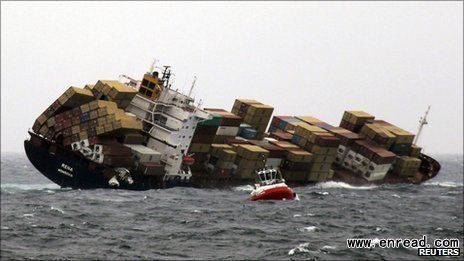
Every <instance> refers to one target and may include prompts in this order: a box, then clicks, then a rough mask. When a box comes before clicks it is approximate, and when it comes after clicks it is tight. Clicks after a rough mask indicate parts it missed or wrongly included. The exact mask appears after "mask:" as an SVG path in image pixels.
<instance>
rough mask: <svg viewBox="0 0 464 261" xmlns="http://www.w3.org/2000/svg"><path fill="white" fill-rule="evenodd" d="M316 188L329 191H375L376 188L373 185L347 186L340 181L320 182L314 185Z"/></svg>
mask: <svg viewBox="0 0 464 261" xmlns="http://www.w3.org/2000/svg"><path fill="white" fill-rule="evenodd" d="M316 186H317V187H319V188H322V189H329V188H345V189H375V188H377V186H375V185H369V186H353V185H350V184H347V183H345V182H340V181H327V182H321V183H317V184H316Z"/></svg>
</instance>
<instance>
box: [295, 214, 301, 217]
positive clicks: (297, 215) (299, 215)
mask: <svg viewBox="0 0 464 261" xmlns="http://www.w3.org/2000/svg"><path fill="white" fill-rule="evenodd" d="M293 217H301V214H295V215H293Z"/></svg>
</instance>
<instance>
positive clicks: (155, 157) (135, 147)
mask: <svg viewBox="0 0 464 261" xmlns="http://www.w3.org/2000/svg"><path fill="white" fill-rule="evenodd" d="M124 146H126V147H129V148H130V149H131V150H132V152H133V153H134V155H135V159H136V160H139V161H141V162H159V161H160V159H161V153H160V152H158V151H156V150H154V149H151V148H148V147H146V146H143V145H140V144H125V145H124Z"/></svg>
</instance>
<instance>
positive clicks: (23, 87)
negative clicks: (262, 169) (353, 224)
mask: <svg viewBox="0 0 464 261" xmlns="http://www.w3.org/2000/svg"><path fill="white" fill-rule="evenodd" d="M1 7H2V9H1V151H2V152H6V151H23V140H24V139H25V138H26V137H27V136H28V134H27V130H28V129H29V128H31V127H32V124H33V122H34V120H35V119H36V118H37V116H39V115H40V114H41V113H42V112H43V111H44V110H45V109H46V108H47V106H49V105H50V104H51V103H52V102H53V101H54V100H55V99H56V98H58V96H59V95H61V94H62V93H63V92H64V91H65V90H66V89H67V88H68V87H69V86H80V87H83V86H84V85H85V84H88V83H95V82H96V81H97V80H99V79H118V75H120V74H127V75H130V76H132V77H134V78H137V79H140V78H141V77H142V75H143V73H145V72H146V71H147V70H148V68H149V67H150V64H151V62H152V61H153V59H154V58H156V59H157V60H159V62H158V65H171V66H172V67H173V72H174V74H176V78H175V82H174V85H173V86H174V87H175V88H179V89H181V90H185V91H188V89H189V87H190V85H191V82H192V80H193V77H194V76H197V77H198V80H197V84H196V88H195V90H194V93H195V96H196V98H197V100H199V99H200V98H201V99H202V102H203V106H204V107H210V108H211V107H216V108H224V109H227V110H230V109H231V108H232V104H233V102H234V99H235V98H251V99H257V100H259V101H261V102H263V103H266V104H269V105H272V106H274V108H275V110H274V115H311V116H315V117H317V118H320V119H322V120H325V121H326V122H328V123H330V124H333V125H338V124H339V123H340V119H341V117H342V114H343V111H344V110H364V111H366V112H369V113H371V114H373V115H375V116H376V118H379V119H384V120H386V121H389V122H391V123H393V124H395V125H397V126H399V127H402V128H404V129H406V130H408V131H410V132H413V133H416V131H417V129H418V120H419V117H420V116H421V115H422V114H423V113H424V112H425V110H426V109H427V106H428V105H431V106H432V108H431V111H430V114H429V118H428V121H429V125H427V126H426V127H425V128H424V130H423V134H422V135H421V138H420V140H419V145H420V146H423V147H424V148H425V151H426V152H428V153H431V154H438V153H462V151H463V13H462V10H463V5H462V2H417V1H413V2H406V3H403V2H365V1H363V2H327V3H319V2H253V3H245V2H200V3H198V2H173V3H169V2H138V3H133V2H100V3H94V2H70V3H65V2H41V3H37V2H1Z"/></svg>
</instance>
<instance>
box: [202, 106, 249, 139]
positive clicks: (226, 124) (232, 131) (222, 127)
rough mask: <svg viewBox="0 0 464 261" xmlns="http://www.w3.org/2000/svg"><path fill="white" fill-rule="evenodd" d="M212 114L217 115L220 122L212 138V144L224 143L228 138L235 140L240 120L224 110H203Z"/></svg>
mask: <svg viewBox="0 0 464 261" xmlns="http://www.w3.org/2000/svg"><path fill="white" fill-rule="evenodd" d="M204 110H205V111H207V112H209V113H212V114H216V115H217V114H219V115H220V116H221V117H220V119H221V121H220V123H219V126H218V129H217V131H216V136H215V137H214V140H213V142H214V143H225V142H226V139H228V138H235V137H236V136H237V134H238V132H239V129H240V124H241V123H242V118H241V117H239V116H237V115H235V114H233V113H231V112H228V111H226V110H224V109H204Z"/></svg>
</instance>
